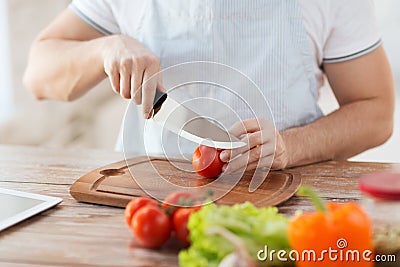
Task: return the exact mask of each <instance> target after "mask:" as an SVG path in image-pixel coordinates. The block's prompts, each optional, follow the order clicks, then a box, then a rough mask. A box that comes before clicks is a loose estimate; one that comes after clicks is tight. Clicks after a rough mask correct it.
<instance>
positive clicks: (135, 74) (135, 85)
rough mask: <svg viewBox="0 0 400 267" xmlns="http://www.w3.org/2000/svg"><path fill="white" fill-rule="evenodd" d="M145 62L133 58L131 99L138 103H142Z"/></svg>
mask: <svg viewBox="0 0 400 267" xmlns="http://www.w3.org/2000/svg"><path fill="white" fill-rule="evenodd" d="M143 73H144V64H143V63H142V62H141V61H140V60H139V59H136V58H135V59H133V66H132V76H131V99H133V102H134V103H135V104H136V105H140V104H142V83H143Z"/></svg>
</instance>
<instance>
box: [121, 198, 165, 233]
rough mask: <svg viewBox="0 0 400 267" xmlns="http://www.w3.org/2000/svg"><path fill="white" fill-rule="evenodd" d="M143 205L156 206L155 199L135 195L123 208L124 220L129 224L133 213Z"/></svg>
mask: <svg viewBox="0 0 400 267" xmlns="http://www.w3.org/2000/svg"><path fill="white" fill-rule="evenodd" d="M144 206H155V207H157V206H158V203H157V201H155V200H154V199H151V198H147V197H137V198H135V199H132V200H131V201H130V202H129V203H128V205H126V208H125V222H126V224H128V225H129V226H130V225H131V222H132V217H133V215H134V214H135V213H136V212H137V211H138V210H139V209H141V208H142V207H144Z"/></svg>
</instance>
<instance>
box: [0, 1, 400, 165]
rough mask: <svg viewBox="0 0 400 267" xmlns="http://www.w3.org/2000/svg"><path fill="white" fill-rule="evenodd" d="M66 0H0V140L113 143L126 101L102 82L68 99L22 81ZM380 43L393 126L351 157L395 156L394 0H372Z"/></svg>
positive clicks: (397, 65)
mask: <svg viewBox="0 0 400 267" xmlns="http://www.w3.org/2000/svg"><path fill="white" fill-rule="evenodd" d="M69 2H70V1H69V0H35V1H27V0H0V36H1V37H0V144H16V145H40V146H47V147H75V148H96V149H113V147H114V144H115V141H116V139H117V135H118V131H119V128H120V124H121V121H122V118H123V115H124V111H125V107H126V105H127V102H126V101H125V100H123V99H121V98H120V97H118V96H117V95H115V94H114V93H113V92H112V91H111V89H110V86H109V84H108V81H105V82H103V83H102V84H100V85H99V86H97V87H96V88H95V89H93V90H92V91H91V92H90V93H88V94H87V95H86V96H84V97H82V98H81V99H79V100H77V101H75V102H72V103H61V102H50V101H40V102H38V101H36V100H35V99H34V98H33V97H32V96H31V94H30V93H29V92H27V91H26V89H25V88H24V86H23V85H22V76H23V72H24V69H25V66H26V61H27V56H28V51H29V46H30V44H31V42H32V41H33V39H34V38H35V36H36V35H37V34H38V32H39V31H40V30H41V29H43V28H44V27H45V26H46V25H47V24H48V23H49V22H50V21H51V20H52V19H53V18H54V17H55V16H56V15H57V14H58V13H59V12H61V11H62V10H63V9H64V8H65V7H66V6H67V5H68V4H69ZM375 5H376V8H377V17H378V20H379V23H380V26H381V31H382V36H383V41H384V45H385V47H386V50H387V53H388V56H389V60H390V62H391V64H392V68H393V73H394V76H395V81H396V90H397V103H396V104H397V110H396V122H395V131H394V133H393V136H392V138H391V139H390V140H389V141H388V142H387V143H386V144H384V145H382V146H380V147H378V148H375V149H371V150H369V151H367V152H364V153H363V154H361V155H359V156H357V157H355V158H353V160H362V161H381V162H400V156H399V154H398V153H397V149H398V148H400V138H399V137H400V112H399V106H400V101H399V100H400V89H399V88H400V87H399V86H400V54H399V47H400V16H398V11H399V10H400V1H398V0H376V1H375ZM320 105H321V107H322V109H323V110H324V112H326V113H329V112H331V111H332V110H334V109H335V108H337V103H336V101H335V99H334V97H333V95H332V93H331V91H330V90H329V88H328V87H327V88H324V90H322V92H321V97H320Z"/></svg>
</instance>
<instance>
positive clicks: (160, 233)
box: [131, 206, 172, 248]
mask: <svg viewBox="0 0 400 267" xmlns="http://www.w3.org/2000/svg"><path fill="white" fill-rule="evenodd" d="M171 228H172V225H171V220H170V219H169V217H168V216H167V215H166V214H165V213H164V211H163V210H161V209H160V208H158V207H154V206H145V207H143V208H141V209H139V210H138V211H137V212H136V213H135V215H133V218H132V224H131V229H132V231H133V233H134V234H135V237H136V239H137V241H138V243H139V244H140V245H141V246H143V247H146V248H157V247H160V246H161V245H163V244H164V243H165V242H166V241H167V240H168V239H169V237H170V235H171Z"/></svg>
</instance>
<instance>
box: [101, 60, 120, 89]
mask: <svg viewBox="0 0 400 267" xmlns="http://www.w3.org/2000/svg"><path fill="white" fill-rule="evenodd" d="M104 71H105V73H106V74H107V75H108V79H109V80H110V83H111V87H112V89H113V90H114V92H116V93H117V94H119V93H120V87H119V86H120V82H119V81H120V76H119V65H118V63H116V62H115V63H112V64H111V66H106V67H104Z"/></svg>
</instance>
